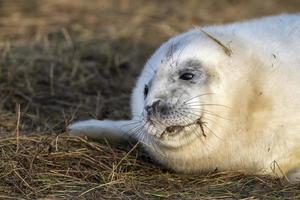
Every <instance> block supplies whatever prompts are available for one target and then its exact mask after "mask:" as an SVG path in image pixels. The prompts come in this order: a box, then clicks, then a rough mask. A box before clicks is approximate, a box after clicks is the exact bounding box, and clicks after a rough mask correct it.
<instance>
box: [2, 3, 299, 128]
mask: <svg viewBox="0 0 300 200" xmlns="http://www.w3.org/2000/svg"><path fill="white" fill-rule="evenodd" d="M299 10H300V1H295V0H285V1H281V0H264V1H261V0H251V1H238V0H189V1H182V0H174V1H159V0H153V1H143V0H135V1H134V0H111V1H108V0H0V56H1V57H0V95H1V96H0V97H1V98H0V111H1V112H2V115H1V116H2V117H3V118H4V119H2V120H0V121H4V120H8V121H9V120H10V117H9V116H10V114H12V116H15V115H14V114H13V113H15V107H16V105H18V104H20V106H21V112H22V113H23V114H22V116H21V118H22V120H21V122H22V123H21V124H22V130H24V131H26V130H27V131H28V132H31V131H44V132H55V131H60V132H61V131H63V130H64V128H65V126H66V124H67V123H68V122H69V121H70V120H74V119H78V118H91V117H93V118H100V119H101V118H124V117H129V115H128V112H129V95H130V92H131V89H132V87H133V86H134V82H135V79H136V77H137V76H138V74H139V72H140V70H141V69H142V67H143V64H144V63H145V61H146V59H147V58H148V57H149V56H150V55H151V53H152V52H153V51H154V50H155V49H156V48H157V47H158V46H159V45H160V44H161V43H162V42H163V41H165V40H166V39H167V38H169V37H171V36H173V35H176V34H178V33H180V32H182V31H185V30H187V29H189V28H191V27H193V26H195V25H201V26H205V25H208V24H220V23H227V22H233V21H238V20H245V19H249V18H253V17H260V16H264V15H272V14H278V13H284V12H297V11H299ZM278 28H280V27H278ZM9 124H10V123H4V124H2V126H4V127H2V129H3V130H5V129H7V128H9V127H6V126H8V125H9ZM12 124H14V123H13V122H12Z"/></svg>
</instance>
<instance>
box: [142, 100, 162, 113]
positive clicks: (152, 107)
mask: <svg viewBox="0 0 300 200" xmlns="http://www.w3.org/2000/svg"><path fill="white" fill-rule="evenodd" d="M159 104H160V100H157V101H155V102H153V103H152V105H148V106H146V107H145V109H146V112H147V115H148V116H149V115H152V114H153V113H154V112H157V111H158V108H159Z"/></svg>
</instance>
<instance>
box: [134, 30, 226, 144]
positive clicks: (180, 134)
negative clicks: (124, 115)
mask: <svg viewBox="0 0 300 200" xmlns="http://www.w3.org/2000/svg"><path fill="white" fill-rule="evenodd" d="M203 37H205V35H203V33H201V32H199V31H194V32H191V33H188V34H186V35H183V36H179V37H175V38H173V39H172V40H170V41H168V42H167V43H165V44H164V45H163V46H162V47H161V48H160V49H159V50H157V52H156V53H155V54H154V55H153V56H152V57H151V58H150V60H149V61H148V62H147V64H146V67H145V70H144V72H143V73H142V77H141V78H140V80H139V81H138V87H137V88H138V89H137V91H136V92H137V93H139V95H140V99H141V101H142V106H141V108H140V111H137V112H139V113H142V114H141V116H142V119H143V123H142V124H143V133H145V134H147V136H149V137H151V139H153V140H154V141H155V142H157V143H159V144H160V145H162V146H166V147H171V148H178V147H181V146H184V145H187V144H189V143H191V142H192V141H193V140H194V139H195V138H196V137H206V133H205V131H204V129H205V127H206V126H207V124H206V123H207V122H206V121H205V120H203V119H204V115H205V113H206V114H207V113H209V110H207V109H206V108H205V107H206V105H209V104H210V103H211V101H210V100H211V97H212V95H213V90H211V86H212V85H213V84H214V80H213V79H215V77H214V76H215V72H213V70H212V69H209V68H208V67H206V66H205V59H201V57H203V56H205V54H203V53H202V54H201V55H200V53H201V51H200V50H199V45H204V44H205V42H206V41H207V39H206V40H203V39H202V38H203ZM210 43H213V42H211V41H210ZM207 46H208V47H212V48H219V47H216V46H218V45H207ZM218 51H220V49H218ZM206 52H207V51H206ZM222 53H223V54H224V52H222ZM217 54H218V53H217ZM215 56H218V55H215ZM214 88H216V87H214ZM134 104H135V103H134ZM133 107H137V105H133Z"/></svg>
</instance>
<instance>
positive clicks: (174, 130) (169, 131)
mask: <svg viewBox="0 0 300 200" xmlns="http://www.w3.org/2000/svg"><path fill="white" fill-rule="evenodd" d="M195 125H196V126H199V127H200V128H201V130H202V133H203V135H204V136H205V133H204V130H203V123H202V121H201V118H199V119H197V120H196V121H195V122H193V123H190V124H187V125H184V126H180V125H175V126H168V127H166V129H165V130H164V131H163V132H162V134H161V135H160V137H163V136H164V135H169V136H175V135H177V134H178V133H180V132H181V131H183V130H184V129H185V128H187V127H192V126H195Z"/></svg>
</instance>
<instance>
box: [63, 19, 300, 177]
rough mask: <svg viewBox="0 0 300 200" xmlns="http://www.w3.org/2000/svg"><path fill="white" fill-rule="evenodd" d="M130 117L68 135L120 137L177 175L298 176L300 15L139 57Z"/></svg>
mask: <svg viewBox="0 0 300 200" xmlns="http://www.w3.org/2000/svg"><path fill="white" fill-rule="evenodd" d="M131 102H132V104H131V107H132V119H131V120H128V121H126V120H124V121H110V120H104V121H98V120H89V121H83V122H78V123H75V124H72V125H71V126H69V130H70V132H71V133H72V134H84V135H88V136H91V137H106V138H113V137H117V138H121V137H123V138H127V136H131V137H132V138H135V139H137V140H139V141H140V142H141V143H143V144H144V146H145V148H146V149H147V150H148V152H149V153H150V154H151V155H152V156H153V157H154V158H155V159H156V160H158V161H159V162H161V163H162V164H164V165H166V166H168V167H169V168H172V169H175V170H177V171H182V172H186V173H192V172H202V171H214V170H216V169H217V170H243V171H245V172H246V173H257V174H270V175H279V176H285V177H288V178H289V179H290V180H291V181H297V180H299V178H300V14H294V15H280V16H273V17H265V18H261V19H256V20H251V21H246V22H241V23H234V24H228V25H222V26H210V27H204V28H194V29H193V30H190V31H188V32H186V33H183V34H181V35H178V36H176V37H174V38H172V39H170V40H169V41H167V42H166V43H164V44H163V45H162V46H161V47H160V48H159V49H158V50H157V51H156V52H155V53H154V55H153V56H152V57H151V58H150V59H149V60H148V62H147V63H146V65H145V67H144V70H143V72H142V74H141V76H140V77H139V79H138V81H137V84H136V87H135V89H134V90H133V94H132V101H131Z"/></svg>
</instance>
